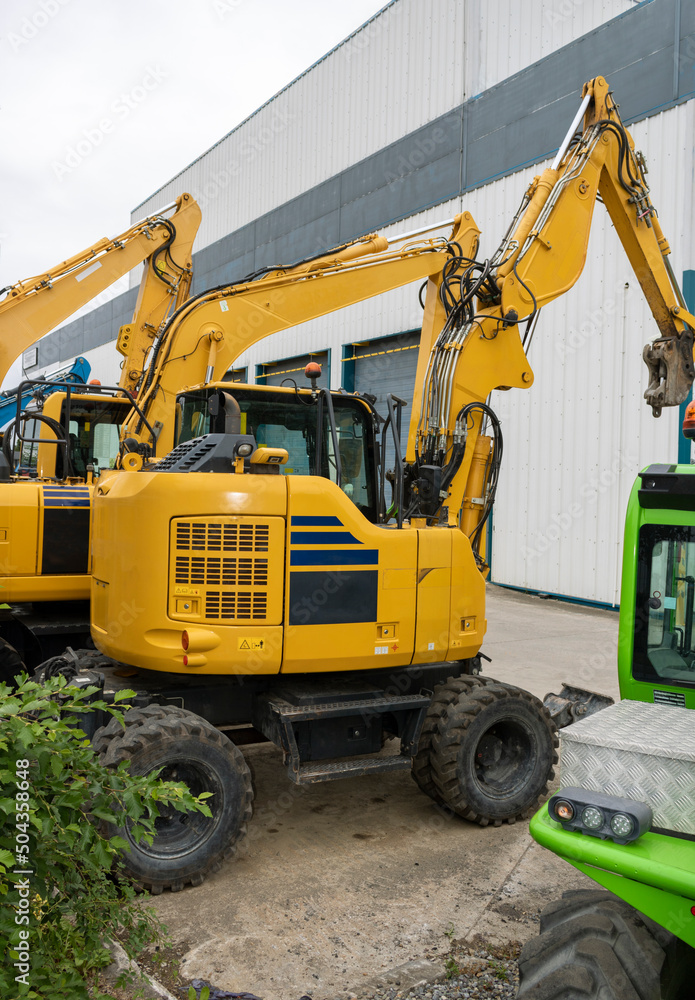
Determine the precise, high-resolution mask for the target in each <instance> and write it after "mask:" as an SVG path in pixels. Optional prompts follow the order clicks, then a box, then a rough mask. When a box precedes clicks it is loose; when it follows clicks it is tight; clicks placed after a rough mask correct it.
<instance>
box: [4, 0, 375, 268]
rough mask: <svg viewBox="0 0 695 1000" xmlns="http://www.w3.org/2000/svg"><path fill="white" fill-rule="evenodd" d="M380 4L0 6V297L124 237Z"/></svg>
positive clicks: (24, 2)
mask: <svg viewBox="0 0 695 1000" xmlns="http://www.w3.org/2000/svg"><path fill="white" fill-rule="evenodd" d="M385 3H386V0H344V2H342V3H328V2H326V0H292V2H288V0H2V2H1V3H0V83H1V91H0V93H1V105H0V116H1V117H0V123H1V131H0V136H1V137H2V155H1V167H0V169H1V171H2V189H1V191H2V197H1V202H0V203H1V204H2V216H1V217H0V288H1V287H4V286H6V285H9V284H13V283H14V282H16V281H19V280H22V279H25V278H28V277H31V276H33V275H35V274H38V273H41V272H43V271H46V270H48V269H49V268H50V267H51V266H53V265H55V264H57V263H58V262H60V261H62V260H64V259H65V258H66V257H70V256H72V255H73V254H75V253H77V252H78V251H80V250H83V249H85V248H86V247H88V246H89V245H91V244H92V243H94V242H96V240H98V239H100V238H101V237H102V236H114V235H116V234H118V233H121V232H123V231H124V230H125V229H127V228H128V226H129V225H130V212H131V210H132V209H133V208H135V206H136V205H138V204H139V203H140V202H142V201H143V200H144V199H145V198H147V197H148V195H150V194H152V193H153V192H154V191H155V190H156V189H157V188H158V187H160V186H161V185H162V184H163V183H165V182H166V181H168V180H169V179H170V178H171V177H172V176H173V175H174V174H176V173H177V172H178V171H179V170H181V169H182V168H183V167H185V166H186V165H187V164H188V163H190V162H191V160H193V159H194V158H195V157H197V156H199V155H200V154H201V153H203V152H204V151H205V150H206V149H207V148H208V147H210V146H211V145H212V144H213V143H215V142H216V141H217V140H218V139H220V138H221V137H222V136H223V135H225V134H226V133H227V132H229V131H230V130H231V129H232V128H234V126H235V125H237V124H238V123H239V122H240V121H242V120H243V119H244V118H245V117H246V116H247V115H249V114H250V113H251V112H253V111H255V110H256V108H258V107H259V106H260V105H261V104H263V103H264V102H265V101H266V100H268V98H270V97H272V96H273V94H275V93H277V91H278V90H280V89H281V88H282V87H284V86H285V85H286V84H287V83H289V82H290V81H291V80H292V79H293V78H294V77H295V76H297V75H298V74H299V73H301V72H303V70H305V69H306V68H307V67H308V66H310V65H311V63H313V62H315V61H316V60H317V59H319V58H320V57H321V56H322V55H324V54H325V53H326V52H328V51H329V49H331V48H332V47H333V46H334V45H336V44H337V43H338V42H340V41H341V40H342V39H343V38H345V37H346V36H347V35H349V34H350V33H351V32H352V31H354V30H355V28H358V27H359V26H360V25H361V24H363V23H364V22H365V21H366V20H367V19H368V18H370V17H371V16H372V15H373V14H374V13H376V11H378V10H380V9H381V8H382V7H383V6H385ZM122 287H123V288H125V287H127V280H126V283H125V284H124V285H122Z"/></svg>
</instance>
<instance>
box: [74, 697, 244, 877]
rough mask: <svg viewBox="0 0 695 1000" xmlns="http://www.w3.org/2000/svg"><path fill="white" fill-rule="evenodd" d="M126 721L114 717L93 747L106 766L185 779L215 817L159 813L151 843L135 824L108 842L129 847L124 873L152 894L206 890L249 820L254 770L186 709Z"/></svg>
mask: <svg viewBox="0 0 695 1000" xmlns="http://www.w3.org/2000/svg"><path fill="white" fill-rule="evenodd" d="M124 721H125V729H123V727H122V726H121V725H120V723H118V721H117V720H115V719H113V720H111V722H109V724H108V726H105V727H102V729H100V730H97V732H96V733H95V736H94V740H93V745H94V746H95V749H96V750H97V752H98V753H99V757H100V760H101V762H102V763H103V764H104V765H105V766H107V767H117V766H118V765H119V764H120V763H121V762H122V761H129V762H130V771H131V773H133V774H139V775H143V774H149V773H150V772H151V771H154V770H157V769H159V768H161V769H162V770H161V772H160V777H161V778H162V779H164V780H169V781H183V782H184V784H186V785H188V787H189V788H190V790H191V792H192V793H193V794H194V795H199V794H200V793H201V792H212V793H213V794H212V796H211V797H210V798H209V799H207V800H206V801H207V805H208V806H209V807H210V810H211V812H212V818H209V817H207V816H203V815H202V814H201V813H198V812H191V813H182V812H179V811H178V810H175V809H173V808H171V809H169V808H161V809H160V812H161V815H160V817H159V818H158V819H157V820H156V821H155V827H156V834H155V837H154V841H153V843H152V844H151V845H150V844H147V843H146V842H145V840H144V839H142V840H141V841H140V843H139V844H138V843H137V842H136V841H135V839H134V837H133V836H132V835H131V833H130V830H131V827H132V824H131V822H130V821H129V820H127V821H126V822H125V824H124V825H123V826H122V827H116V826H115V825H109V827H108V833H109V836H114V835H116V834H118V835H119V836H121V837H123V838H124V839H125V840H127V841H128V842H129V844H130V850H129V851H124V852H123V855H122V859H121V860H122V870H123V872H124V873H125V875H127V876H128V877H129V878H130V879H131V880H132V881H133V882H134V883H135V884H136V885H138V886H140V887H141V888H144V889H149V891H150V892H151V893H152V894H153V895H156V894H158V893H161V892H162V891H163V890H164V889H171V890H172V891H174V892H176V891H179V890H180V889H183V888H184V887H185V886H186V885H188V884H191V885H200V884H201V883H202V882H203V881H204V879H205V878H206V877H207V876H208V875H210V874H211V873H213V872H216V871H217V870H218V869H219V868H220V867H221V865H222V862H223V861H224V859H225V858H228V857H230V856H231V855H232V854H233V853H234V851H235V850H236V845H237V843H238V842H239V841H240V840H241V839H242V837H243V836H244V834H245V833H246V828H247V825H248V822H249V820H250V818H251V814H252V803H253V790H252V785H251V772H250V770H249V767H248V765H247V763H246V761H245V760H244V757H243V754H242V753H241V751H240V750H239V749H238V748H237V747H236V746H235V745H234V744H233V743H232V742H231V740H229V739H228V738H227V737H226V736H225V735H224V734H223V733H221V732H220V731H219V730H217V729H215V727H214V726H212V725H210V723H209V722H206V721H205V720H204V719H201V718H200V717H199V716H197V715H194V714H193V713H192V712H187V711H184V710H183V709H180V708H172V707H169V706H161V705H150V706H147V707H146V708H136V709H131V710H130V711H129V712H126V714H125V716H124ZM114 723H115V724H114Z"/></svg>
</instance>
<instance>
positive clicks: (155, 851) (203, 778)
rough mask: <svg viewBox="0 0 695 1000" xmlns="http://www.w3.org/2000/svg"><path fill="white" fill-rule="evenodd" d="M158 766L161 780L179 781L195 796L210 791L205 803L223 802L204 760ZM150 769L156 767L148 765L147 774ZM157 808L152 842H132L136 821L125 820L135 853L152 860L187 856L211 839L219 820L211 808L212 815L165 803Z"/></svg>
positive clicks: (219, 788) (175, 762)
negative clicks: (187, 811)
mask: <svg viewBox="0 0 695 1000" xmlns="http://www.w3.org/2000/svg"><path fill="white" fill-rule="evenodd" d="M158 766H159V767H161V770H160V773H159V778H160V780H162V781H181V782H183V784H184V785H187V786H188V788H189V789H190V791H191V794H192V795H196V796H197V795H200V794H201V793H202V792H212V793H213V796H214V798H213V799H212V800H210V799H208V800H206V801H207V802H208V805H210V802H211V801H213V802H216V803H221V802H222V798H223V796H222V791H223V790H222V785H221V783H220V782H219V780H218V778H217V775H216V773H215V771H214V770H213V769H212V768H210V767H209V766H208V765H206V764H205V763H204V762H203V761H195V760H190V759H188V760H180V761H170V762H167V763H165V764H164V766H163V767H162V766H161V765H158ZM151 770H155V768H150V769H149V770H148V773H149V771H151ZM159 811H160V815H159V816H158V817H157V819H156V820H155V821H154V827H155V836H154V840H153V842H152V843H151V844H148V843H147V841H146V840H145V839H144V838H142V839H141V840H140V842H139V844H138V843H137V842H136V841H135V838H134V837H133V835H132V828H133V826H135V825H136V821H133V820H128V821H127V823H126V827H125V833H126V837H127V839H128V840H129V841H130V842H131V843H132V844H133V845H134V846H137V850H138V852H139V853H140V854H143V855H146V856H147V857H148V858H152V859H154V860H160V861H171V860H175V859H176V858H182V857H185V856H187V855H189V854H190V853H191V850H192V849H194V848H197V847H200V846H202V845H203V844H204V843H205V842H206V841H207V840H209V839H210V837H211V836H212V835H213V833H214V832H215V829H216V828H217V825H218V822H219V813H216V812H215V811H214V807H213V813H212V816H211V817H210V816H204V815H203V813H200V812H190V813H185V812H179V810H178V809H175V808H174V807H173V806H165V805H162V806H160V807H159Z"/></svg>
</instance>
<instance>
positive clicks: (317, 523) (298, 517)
mask: <svg viewBox="0 0 695 1000" xmlns="http://www.w3.org/2000/svg"><path fill="white" fill-rule="evenodd" d="M292 526H293V527H295V526H296V527H297V528H300V527H305V528H343V527H345V526H344V524H343V522H342V521H340V520H338V518H337V517H333V516H332V515H329V514H311V515H304V514H295V515H294V516H293V517H292Z"/></svg>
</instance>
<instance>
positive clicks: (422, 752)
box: [411, 674, 491, 804]
mask: <svg viewBox="0 0 695 1000" xmlns="http://www.w3.org/2000/svg"><path fill="white" fill-rule="evenodd" d="M490 683H491V681H490V678H488V677H477V676H473V675H471V674H464V675H463V676H460V677H447V679H446V680H445V681H444V683H443V684H437V686H436V687H435V689H434V694H433V695H432V701H431V702H430V706H429V708H428V709H427V715H426V717H425V722H424V725H423V727H422V733H421V734H420V742H419V744H418V750H417V754H416V755H415V760H414V761H413V770H412V771H411V774H412V776H413V781H414V782H415V784H416V785H417V786H418V788H419V789H420V791H421V792H424V793H425V795H429V797H430V798H431V799H433V800H434V801H435V802H437V803H439V804H441V802H442V799H441V797H440V795H439V792H438V791H437V786H436V785H435V783H434V778H433V777H432V740H433V738H434V734H435V733H436V732H437V727H438V726H439V722H440V720H441V718H442V716H443V715H444V713H445V712H446V710H447V708H448V707H449V706H450V705H451V704H452V703H453V702H455V701H456V700H457V698H459V697H460V696H461V695H462V694H469V693H470V692H471V691H473V689H474V688H476V687H480V686H481V685H483V684H490Z"/></svg>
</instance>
